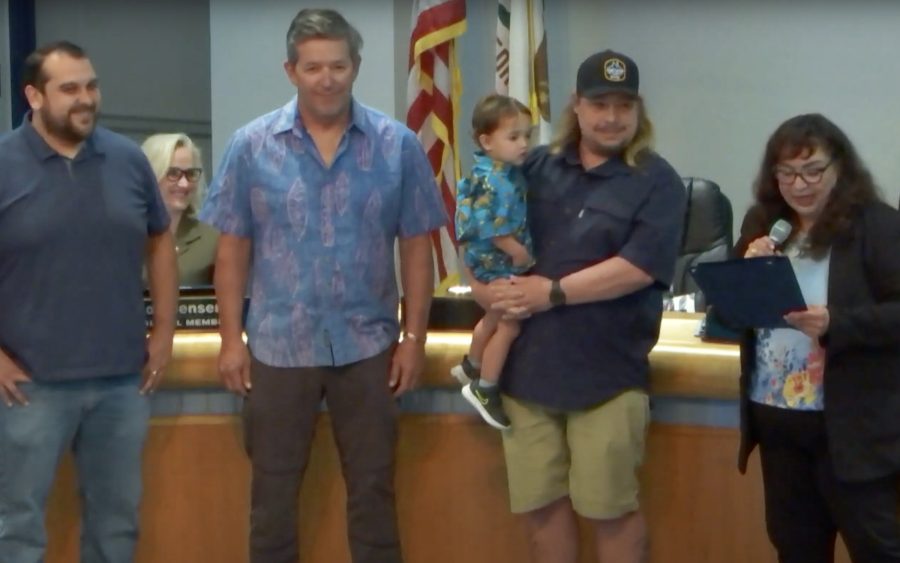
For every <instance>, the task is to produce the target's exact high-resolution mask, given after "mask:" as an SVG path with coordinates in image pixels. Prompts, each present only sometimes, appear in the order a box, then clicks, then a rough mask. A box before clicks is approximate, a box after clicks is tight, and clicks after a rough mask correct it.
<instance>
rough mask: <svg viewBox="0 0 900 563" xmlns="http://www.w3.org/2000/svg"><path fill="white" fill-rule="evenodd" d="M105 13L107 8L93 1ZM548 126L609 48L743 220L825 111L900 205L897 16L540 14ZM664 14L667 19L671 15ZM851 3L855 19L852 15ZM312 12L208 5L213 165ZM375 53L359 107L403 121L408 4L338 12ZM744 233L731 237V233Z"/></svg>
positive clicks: (734, 5)
mask: <svg viewBox="0 0 900 563" xmlns="http://www.w3.org/2000/svg"><path fill="white" fill-rule="evenodd" d="M97 1H99V0H97ZM545 4H546V14H545V24H546V29H547V34H548V50H549V59H550V77H551V81H550V91H551V105H552V110H553V115H554V117H557V116H558V115H559V111H560V110H561V109H562V107H563V106H564V105H565V103H566V101H567V97H568V96H569V94H570V93H571V91H572V89H573V88H574V84H575V73H576V69H577V66H578V64H579V63H580V62H581V60H583V59H584V58H585V57H586V56H588V55H590V54H591V53H593V52H596V51H598V50H600V49H603V48H606V47H612V48H615V49H618V50H621V51H623V52H625V53H626V54H628V55H630V56H632V57H633V58H634V59H635V60H636V61H637V62H638V64H639V66H640V69H641V77H642V91H643V92H644V95H645V98H646V100H647V103H648V106H649V109H650V114H651V117H652V118H653V121H654V123H655V124H656V128H657V147H658V149H659V151H660V153H661V154H663V156H665V157H666V158H667V159H669V161H670V162H672V164H673V165H674V166H675V167H676V169H677V170H678V171H679V172H680V173H681V174H682V175H685V176H687V175H696V176H704V177H707V178H710V179H713V180H715V181H717V182H718V183H719V184H720V185H721V186H722V188H723V189H724V190H725V192H726V193H727V194H728V196H729V197H730V198H731V200H732V203H733V205H734V208H735V215H736V221H739V219H740V217H741V216H742V214H743V212H744V211H745V210H746V208H747V205H748V204H749V202H750V198H751V193H750V189H751V188H750V186H751V183H752V180H753V176H754V174H755V172H756V167H757V165H758V161H759V158H760V156H761V153H762V148H763V144H764V143H765V140H766V138H767V137H768V136H769V134H770V133H771V132H772V130H773V129H774V128H775V127H776V126H777V125H778V123H780V122H781V121H783V120H784V119H786V118H788V117H790V116H792V115H795V114H798V113H804V112H812V111H819V112H822V113H825V114H826V115H827V116H829V117H830V118H831V119H833V120H834V121H835V122H836V123H837V124H838V125H839V126H841V127H842V128H843V129H844V130H845V131H846V132H847V133H848V135H849V136H850V137H851V139H852V140H853V141H854V142H855V143H856V144H857V147H858V148H859V150H860V153H861V154H862V156H863V158H864V159H865V160H866V162H867V163H868V164H869V166H870V167H871V169H872V171H873V173H874V174H875V177H876V180H877V181H878V182H879V183H880V184H881V186H882V188H883V191H884V195H885V198H886V199H887V200H888V201H889V202H890V203H893V204H896V202H897V199H898V196H900V148H896V147H897V145H898V144H897V142H896V141H895V138H896V137H897V136H898V135H900V73H897V72H895V69H896V60H895V59H896V56H897V53H900V33H898V32H897V30H900V2H893V1H890V0H881V1H879V0H863V1H860V2H856V3H852V4H851V3H841V2H836V1H834V2H828V1H818V2H817V1H813V0H797V1H796V2H793V3H790V5H786V3H785V5H783V4H782V3H779V2H776V1H774V0H763V1H762V2H761V3H760V2H757V3H755V4H754V5H753V6H752V7H746V8H745V7H743V3H742V2H739V0H722V1H720V2H713V1H711V0H682V1H681V2H677V3H666V2H663V1H661V0H643V1H641V2H617V1H613V0H553V1H547V0H545ZM670 4H671V5H670ZM844 4H847V5H844ZM305 5H310V6H311V5H319V3H313V2H292V1H290V0H263V1H261V2H260V3H257V4H250V3H246V2H244V1H243V0H215V1H213V2H211V6H210V22H211V42H212V49H211V53H212V71H211V79H212V92H213V93H214V96H215V97H214V99H213V104H212V116H213V117H212V121H213V147H214V156H215V157H216V158H218V156H219V154H220V153H221V150H222V148H223V147H224V145H225V143H226V142H227V139H228V137H229V136H230V135H231V133H232V132H233V131H234V130H235V129H236V128H237V127H239V126H241V125H242V124H244V123H246V122H247V121H249V120H250V119H252V118H253V117H255V116H258V115H260V114H262V113H265V112H267V111H269V110H271V109H273V108H275V107H278V106H279V105H281V104H282V103H283V102H284V101H285V100H287V99H288V97H289V96H291V95H292V94H293V91H292V87H291V86H290V84H289V82H288V81H287V79H286V78H285V76H284V73H283V70H282V68H281V63H282V61H283V60H284V58H285V53H284V35H285V32H286V31H287V27H288V24H289V23H290V20H291V18H292V17H293V15H294V14H295V13H296V12H297V10H298V9H300V8H302V7H304V6H305ZM329 5H331V6H333V7H335V8H336V9H338V10H340V11H341V12H342V13H344V14H345V15H346V16H347V17H348V19H349V20H350V21H351V22H352V23H354V25H356V26H357V27H359V29H360V31H361V32H362V34H363V38H364V40H365V42H366V45H365V47H364V49H363V66H362V70H361V74H360V77H359V80H358V82H357V85H356V95H357V96H358V97H359V98H360V99H361V100H363V101H364V102H366V103H368V104H371V105H374V106H376V107H378V108H380V109H382V110H384V111H388V112H392V111H393V113H394V115H395V116H396V117H398V118H399V119H401V120H403V119H404V116H405V109H406V57H407V54H406V53H407V48H408V42H409V25H410V19H411V15H412V14H411V10H412V0H393V1H392V0H369V1H368V2H361V1H358V0H335V1H334V2H332V3H330V4H329ZM467 10H468V32H467V33H466V35H465V36H464V37H463V39H462V40H461V41H460V43H459V55H460V60H461V61H462V64H463V69H462V70H463V82H464V84H463V97H462V104H461V105H462V115H460V117H459V127H460V144H461V155H460V156H461V158H462V159H463V164H464V166H467V165H468V163H469V162H470V153H471V151H472V150H473V148H474V147H473V145H472V143H471V141H470V140H469V138H468V130H469V123H468V122H469V116H470V112H471V108H472V105H473V104H474V103H475V100H477V99H478V97H480V96H481V95H483V94H485V93H486V92H488V91H490V89H491V88H492V87H493V72H494V71H493V66H494V63H493V57H494V43H493V41H494V26H495V6H494V3H493V2H485V1H483V0H468V1H467ZM735 228H737V225H736V226H735Z"/></svg>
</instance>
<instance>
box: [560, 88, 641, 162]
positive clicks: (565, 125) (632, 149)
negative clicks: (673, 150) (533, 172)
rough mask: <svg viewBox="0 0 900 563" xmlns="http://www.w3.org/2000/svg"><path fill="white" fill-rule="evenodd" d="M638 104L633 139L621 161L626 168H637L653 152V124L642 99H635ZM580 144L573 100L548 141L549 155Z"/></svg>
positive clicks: (579, 133)
mask: <svg viewBox="0 0 900 563" xmlns="http://www.w3.org/2000/svg"><path fill="white" fill-rule="evenodd" d="M636 100H637V103H638V127H637V131H636V132H635V134H634V138H633V139H631V142H630V143H628V145H627V146H626V147H625V151H624V152H623V155H622V159H623V160H624V161H625V163H626V164H628V166H631V167H637V165H638V164H639V162H640V160H641V158H642V157H643V156H644V155H645V154H647V153H649V152H650V151H652V150H653V123H652V122H651V121H650V118H649V117H648V116H647V108H646V107H645V106H644V100H643V98H640V97H638V98H636ZM580 142H581V126H580V125H578V116H577V115H576V114H575V100H574V99H573V100H572V101H571V102H569V104H568V105H567V106H566V107H565V109H563V113H562V117H561V118H560V121H559V126H558V127H557V131H556V135H555V136H554V137H553V139H552V140H551V141H550V153H551V154H558V153H559V152H561V151H562V150H563V149H565V148H566V147H569V146H573V145H575V146H577V145H578V143H580Z"/></svg>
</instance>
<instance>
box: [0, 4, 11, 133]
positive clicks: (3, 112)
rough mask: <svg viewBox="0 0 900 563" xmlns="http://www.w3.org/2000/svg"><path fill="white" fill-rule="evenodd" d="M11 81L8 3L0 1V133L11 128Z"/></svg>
mask: <svg viewBox="0 0 900 563" xmlns="http://www.w3.org/2000/svg"><path fill="white" fill-rule="evenodd" d="M11 88H12V81H11V80H10V75H9V2H8V0H0V133H3V132H4V131H8V130H9V129H10V128H11V126H12V122H11V118H10V109H11V108H10V104H11V103H12V90H11Z"/></svg>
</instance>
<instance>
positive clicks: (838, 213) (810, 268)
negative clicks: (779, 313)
mask: <svg viewBox="0 0 900 563" xmlns="http://www.w3.org/2000/svg"><path fill="white" fill-rule="evenodd" d="M754 195H755V202H754V205H753V206H752V208H751V209H750V211H749V212H748V213H747V215H746V216H745V218H744V221H743V225H742V227H741V238H740V240H739V241H738V243H737V245H736V247H735V250H736V252H737V254H738V255H739V256H744V257H748V258H749V257H758V256H767V255H771V254H774V253H783V254H784V255H786V256H788V257H789V258H790V260H791V264H792V266H793V269H794V271H795V274H796V276H797V281H798V282H799V285H800V288H801V291H802V293H803V296H804V299H805V301H806V303H808V304H809V307H808V309H807V310H806V311H802V312H793V313H789V314H787V315H786V316H785V320H786V321H787V323H788V324H789V325H790V326H791V327H792V328H786V329H756V330H752V331H748V332H747V333H746V335H745V337H744V339H743V341H742V344H741V364H742V372H741V431H742V440H741V449H740V456H739V467H740V470H741V472H744V471H745V470H746V467H747V458H748V456H749V454H750V452H751V451H752V449H753V448H754V447H755V446H757V445H758V446H759V450H760V460H761V464H762V473H763V485H764V491H765V503H766V527H767V530H768V534H769V538H770V540H771V541H772V543H773V544H774V546H775V548H776V549H777V551H778V557H779V561H780V562H781V563H823V562H829V561H833V559H834V544H835V538H836V534H837V532H838V531H840V533H841V535H842V537H843V538H844V541H845V543H846V544H847V547H848V550H849V552H850V555H851V558H852V560H853V561H854V563H881V562H884V563H887V562H900V523H898V506H900V494H898V481H900V480H898V477H900V213H898V212H897V211H896V210H895V209H893V208H891V207H889V206H888V205H886V204H885V203H883V202H882V201H881V200H880V197H879V195H878V192H877V188H876V187H875V185H874V182H873V180H872V177H871V175H870V173H869V172H868V170H867V169H866V167H865V165H864V164H863V163H862V161H861V160H860V158H859V156H858V155H857V153H856V150H855V149H854V147H853V145H852V143H851V142H850V140H849V139H848V138H847V136H846V135H845V134H844V133H843V132H842V131H841V130H840V129H839V128H838V127H837V126H836V125H834V124H833V123H832V122H831V121H829V120H828V119H826V118H825V117H823V116H822V115H818V114H809V115H800V116H797V117H794V118H791V119H789V120H787V121H786V122H784V123H783V124H781V125H780V126H779V127H778V128H777V129H776V130H775V132H774V133H773V134H772V136H771V137H770V138H769V140H768V143H767V145H766V149H765V153H764V155H763V159H762V163H761V165H760V169H759V173H758V176H757V179H756V183H755V189H754ZM779 219H784V220H787V221H789V222H790V224H791V226H792V229H791V234H790V236H789V237H788V238H787V240H786V241H784V243H783V245H780V246H776V243H775V242H773V241H772V239H771V238H770V237H769V236H768V235H767V233H769V230H770V228H771V227H772V225H773V224H774V223H776V222H777V221H778V220H779Z"/></svg>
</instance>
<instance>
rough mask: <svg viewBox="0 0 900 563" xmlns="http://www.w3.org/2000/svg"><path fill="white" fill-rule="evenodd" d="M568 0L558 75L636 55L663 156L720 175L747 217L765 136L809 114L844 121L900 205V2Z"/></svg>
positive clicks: (683, 167) (569, 78)
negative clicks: (588, 61)
mask: <svg viewBox="0 0 900 563" xmlns="http://www.w3.org/2000/svg"><path fill="white" fill-rule="evenodd" d="M576 6H577V7H576ZM560 8H561V9H563V10H566V11H567V12H568V13H567V14H566V19H567V21H568V26H569V28H570V30H571V33H570V34H569V37H571V38H572V39H571V41H570V43H569V57H568V59H569V61H568V64H567V65H566V66H565V67H564V68H559V67H556V68H554V69H553V70H552V71H551V75H555V76H556V77H558V78H559V80H560V81H562V82H563V83H566V84H573V85H574V80H575V69H576V67H577V64H578V62H579V61H580V60H581V59H582V58H583V57H584V56H586V55H587V54H589V53H591V52H593V51H596V50H599V49H600V48H602V47H606V46H610V47H614V48H616V49H618V50H621V51H623V52H625V53H626V54H628V55H630V56H632V57H633V58H634V59H635V60H636V61H637V63H638V65H639V67H640V70H641V89H642V91H643V92H644V95H645V98H646V100H647V102H648V104H649V109H650V112H651V117H652V119H653V121H654V124H655V125H656V128H657V131H658V135H657V139H658V142H657V146H658V149H659V151H660V153H661V154H663V155H664V156H665V157H666V158H668V159H669V160H670V161H671V162H672V164H673V165H674V166H675V167H676V169H677V170H678V171H679V172H680V173H681V174H682V175H685V176H687V175H697V176H705V177H708V178H711V179H713V180H715V181H717V182H718V183H719V184H720V185H721V186H722V187H723V189H724V190H725V192H726V193H727V194H728V195H729V197H730V198H731V200H732V204H733V205H734V208H735V216H736V218H735V221H736V222H739V221H740V218H741V217H742V216H743V213H744V211H746V208H747V206H748V204H749V202H750V198H751V184H752V181H753V176H754V174H755V173H756V168H757V166H758V163H759V159H760V158H761V157H762V150H763V145H764V144H765V141H766V139H767V138H768V136H769V135H770V134H771V132H772V131H773V130H774V128H775V127H776V126H777V125H778V124H779V123H781V122H782V121H784V120H785V119H787V118H789V117H791V116H793V115H796V114H800V113H809V112H820V113H823V114H825V115H826V116H828V117H829V118H830V119H831V120H833V121H834V122H835V123H837V124H838V126H840V127H841V128H842V129H844V131H845V132H846V133H847V134H848V136H849V137H850V138H851V140H852V141H853V142H854V143H855V144H856V146H857V149H858V150H859V152H860V154H861V155H862V158H863V159H864V160H865V161H866V162H867V163H868V165H869V166H870V168H871V170H872V172H873V173H874V175H875V178H876V181H878V182H879V184H880V185H881V187H882V189H883V194H884V196H885V199H886V200H887V201H888V202H889V203H891V204H892V205H895V206H896V204H897V199H898V195H900V146H898V142H897V138H898V136H900V73H898V72H897V68H898V67H897V56H898V53H900V2H891V1H888V0H883V1H878V0H864V1H860V2H836V1H832V2H823V1H819V2H815V1H812V0H799V1H795V2H790V3H789V2H783V3H782V2H775V1H765V2H762V3H760V2H756V3H744V2H740V1H738V0H723V1H722V2H718V3H717V2H712V1H709V0H682V1H680V2H670V3H668V2H662V1H653V0H644V1H641V2H614V1H613V0H605V1H597V2H579V1H577V0H569V1H568V2H563V3H562V4H561V5H560ZM738 227H739V225H736V226H735V228H736V229H737V228H738Z"/></svg>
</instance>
